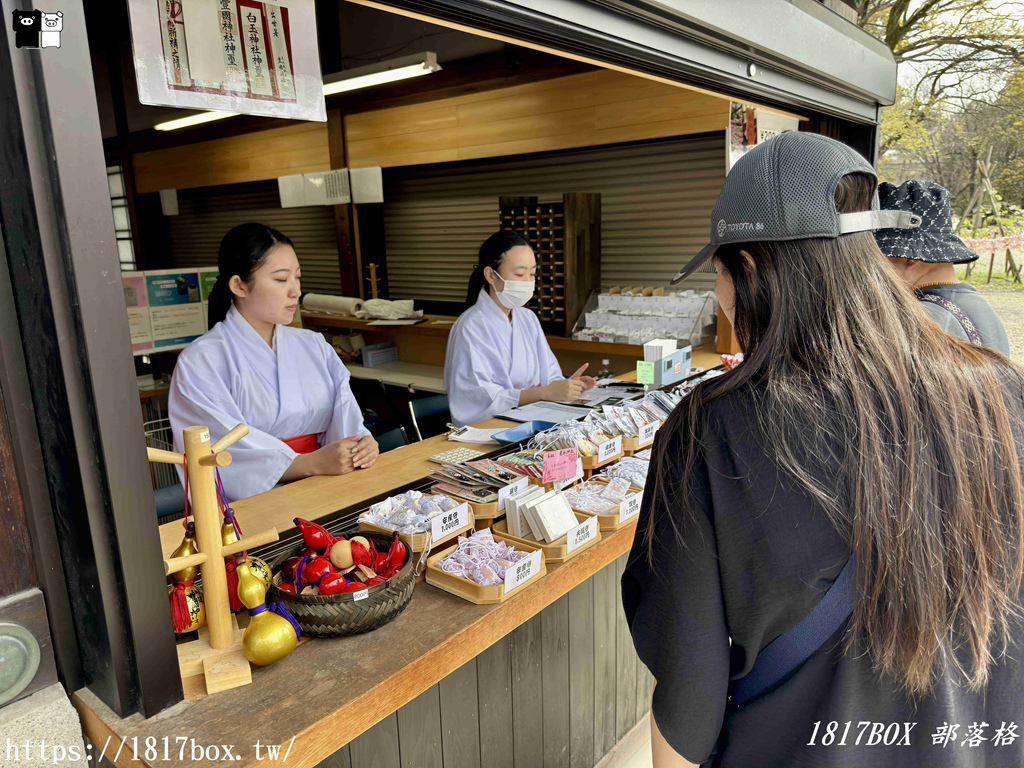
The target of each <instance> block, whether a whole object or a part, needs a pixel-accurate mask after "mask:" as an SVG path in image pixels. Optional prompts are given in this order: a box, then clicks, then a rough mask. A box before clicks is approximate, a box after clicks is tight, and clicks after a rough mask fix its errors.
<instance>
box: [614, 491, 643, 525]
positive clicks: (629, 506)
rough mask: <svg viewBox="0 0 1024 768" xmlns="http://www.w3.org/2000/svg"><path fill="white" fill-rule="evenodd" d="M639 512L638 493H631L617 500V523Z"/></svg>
mask: <svg viewBox="0 0 1024 768" xmlns="http://www.w3.org/2000/svg"><path fill="white" fill-rule="evenodd" d="M638 514H640V494H639V493H631V494H629V496H627V497H626V498H624V499H623V500H622V501H621V502H619V525H622V523H624V522H626V521H627V520H629V518H631V517H636V516H637V515H638Z"/></svg>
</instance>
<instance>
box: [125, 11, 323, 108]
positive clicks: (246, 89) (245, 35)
mask: <svg viewBox="0 0 1024 768" xmlns="http://www.w3.org/2000/svg"><path fill="white" fill-rule="evenodd" d="M128 8H129V12H130V16H131V28H132V35H131V37H132V48H133V52H134V58H135V74H136V79H137V81H138V86H139V100H140V101H141V102H142V103H143V104H157V105H165V106H173V107H182V108H186V109H203V110H216V111H224V112H236V113H241V114H254V115H268V116H271V117H285V118H293V119H300V120H319V121H326V120H327V112H326V107H325V104H324V96H323V78H322V76H321V72H320V56H319V51H318V49H317V34H316V8H315V0H288V2H286V3H284V2H260V0H128Z"/></svg>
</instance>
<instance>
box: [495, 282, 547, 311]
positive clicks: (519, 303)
mask: <svg viewBox="0 0 1024 768" xmlns="http://www.w3.org/2000/svg"><path fill="white" fill-rule="evenodd" d="M536 283H537V281H536V280H505V290H503V291H499V290H498V289H497V288H495V289H494V293H495V294H496V295H497V297H498V301H500V302H501V303H502V304H504V305H505V306H506V307H507V308H508V309H517V308H519V307H525V306H526V304H527V303H528V302H529V301H530V299H532V298H533V291H534V289H535V288H536Z"/></svg>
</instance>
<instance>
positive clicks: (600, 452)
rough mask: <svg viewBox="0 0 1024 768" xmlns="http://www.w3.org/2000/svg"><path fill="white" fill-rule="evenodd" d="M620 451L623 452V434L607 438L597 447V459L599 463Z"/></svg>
mask: <svg viewBox="0 0 1024 768" xmlns="http://www.w3.org/2000/svg"><path fill="white" fill-rule="evenodd" d="M620 453H622V435H619V436H618V437H613V438H612V439H611V440H606V441H605V442H603V443H601V445H599V446H598V447H597V461H598V463H601V462H605V461H608V460H609V459H611V458H612V457H613V456H618V455H619V454H620Z"/></svg>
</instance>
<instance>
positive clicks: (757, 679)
mask: <svg viewBox="0 0 1024 768" xmlns="http://www.w3.org/2000/svg"><path fill="white" fill-rule="evenodd" d="M856 601H857V583H856V581H855V580H854V562H853V557H851V558H850V559H849V560H848V561H847V562H846V565H845V566H843V570H842V571H841V572H840V573H839V576H838V577H837V578H836V580H835V581H834V582H833V583H832V586H831V587H829V589H828V592H826V593H825V595H824V596H823V597H822V598H821V600H820V601H819V602H818V604H817V605H816V606H814V610H812V611H811V612H810V613H809V614H807V616H805V617H804V619H803V620H802V621H801V622H800V623H799V624H797V625H796V626H795V627H793V628H792V629H790V630H789V631H788V632H786V633H784V634H782V635H779V636H778V637H777V638H775V639H774V640H772V641H771V642H770V643H769V644H768V645H766V646H765V647H764V648H762V649H761V652H760V653H759V654H757V658H756V659H755V660H754V666H753V668H752V669H751V670H750V672H748V673H747V674H746V675H745V676H744V677H741V678H740V679H739V680H734V681H733V682H732V686H731V687H732V698H733V702H734V703H735V705H736V706H737V707H742V706H744V705H745V704H749V703H750V702H751V701H753V700H754V699H756V698H757V697H759V696H760V695H761V694H763V693H765V692H766V691H768V689H769V688H771V687H772V686H774V685H775V684H776V683H778V682H779V681H780V680H782V679H783V678H785V677H787V676H788V675H789V674H790V673H791V672H793V671H795V670H796V669H797V668H798V667H799V666H800V665H801V664H803V663H804V662H805V661H807V660H808V659H809V658H811V656H813V655H814V652H815V651H817V650H818V649H819V648H821V646H823V645H824V644H825V642H826V641H827V640H828V639H829V638H830V637H832V635H834V634H835V633H836V631H837V630H838V629H839V628H840V627H841V626H843V624H844V623H845V622H846V620H847V619H848V618H850V615H851V614H852V613H853V608H854V605H855V604H856Z"/></svg>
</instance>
